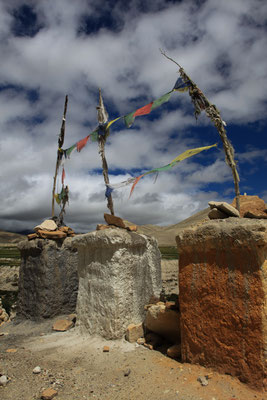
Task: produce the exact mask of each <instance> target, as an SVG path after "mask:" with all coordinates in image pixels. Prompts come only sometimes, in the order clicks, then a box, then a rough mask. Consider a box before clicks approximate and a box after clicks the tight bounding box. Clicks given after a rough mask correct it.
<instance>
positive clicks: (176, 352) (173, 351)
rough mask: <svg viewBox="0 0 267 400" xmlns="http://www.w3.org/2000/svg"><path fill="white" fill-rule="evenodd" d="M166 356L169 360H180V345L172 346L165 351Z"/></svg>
mask: <svg viewBox="0 0 267 400" xmlns="http://www.w3.org/2000/svg"><path fill="white" fill-rule="evenodd" d="M167 356H169V357H170V358H180V357H181V344H174V345H173V346H171V347H169V348H168V349H167Z"/></svg>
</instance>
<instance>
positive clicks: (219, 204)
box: [209, 201, 240, 217]
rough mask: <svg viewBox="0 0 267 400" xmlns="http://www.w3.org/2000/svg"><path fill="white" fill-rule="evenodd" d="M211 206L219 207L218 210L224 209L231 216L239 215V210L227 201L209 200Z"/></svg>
mask: <svg viewBox="0 0 267 400" xmlns="http://www.w3.org/2000/svg"><path fill="white" fill-rule="evenodd" d="M209 206H210V208H211V209H213V208H217V210H220V211H222V212H223V213H225V214H227V215H229V216H230V217H239V216H240V215H239V211H238V210H237V209H236V208H235V207H233V206H231V204H228V203H226V202H225V201H209Z"/></svg>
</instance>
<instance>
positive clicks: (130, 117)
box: [123, 111, 135, 128]
mask: <svg viewBox="0 0 267 400" xmlns="http://www.w3.org/2000/svg"><path fill="white" fill-rule="evenodd" d="M134 113H135V111H133V112H131V113H130V114H127V115H125V116H124V117H123V119H124V123H125V125H126V126H127V128H130V126H131V125H132V124H133V122H134V120H135V117H134Z"/></svg>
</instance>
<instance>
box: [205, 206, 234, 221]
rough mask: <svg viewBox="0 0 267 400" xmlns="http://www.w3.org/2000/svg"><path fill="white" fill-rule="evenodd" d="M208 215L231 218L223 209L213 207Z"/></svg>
mask: <svg viewBox="0 0 267 400" xmlns="http://www.w3.org/2000/svg"><path fill="white" fill-rule="evenodd" d="M208 217H209V219H224V218H229V215H227V214H225V213H224V212H222V211H221V210H218V209H217V208H212V209H211V210H210V212H209V213H208Z"/></svg>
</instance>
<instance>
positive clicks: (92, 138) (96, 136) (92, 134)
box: [90, 131, 98, 142]
mask: <svg viewBox="0 0 267 400" xmlns="http://www.w3.org/2000/svg"><path fill="white" fill-rule="evenodd" d="M90 137H91V140H92V142H97V140H98V131H94V132H92V133H91V135H90Z"/></svg>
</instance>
